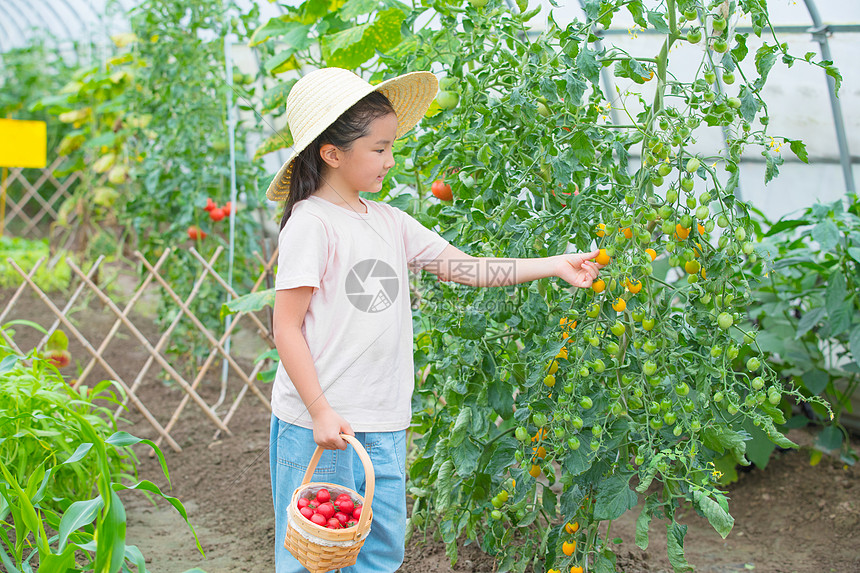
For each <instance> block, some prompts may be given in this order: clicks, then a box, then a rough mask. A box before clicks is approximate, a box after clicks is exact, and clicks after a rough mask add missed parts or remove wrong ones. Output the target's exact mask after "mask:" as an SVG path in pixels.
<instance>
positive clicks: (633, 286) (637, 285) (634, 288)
mask: <svg viewBox="0 0 860 573" xmlns="http://www.w3.org/2000/svg"><path fill="white" fill-rule="evenodd" d="M624 284H625V286H626V287H627V290H629V291H630V292H632V293H633V294H636V293H637V292H639V291H640V290H642V281H640V280H639V279H633V280H632V281H631V280H629V279H628V280H627V281H626V282H625V283H624Z"/></svg>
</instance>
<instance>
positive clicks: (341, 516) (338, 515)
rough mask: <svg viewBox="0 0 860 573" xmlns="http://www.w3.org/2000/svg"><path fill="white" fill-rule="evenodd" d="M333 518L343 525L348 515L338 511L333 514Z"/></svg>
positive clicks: (347, 519)
mask: <svg viewBox="0 0 860 573" xmlns="http://www.w3.org/2000/svg"><path fill="white" fill-rule="evenodd" d="M334 518H335V519H337V520H338V521H339V522H340V524H341V525H345V524H346V522H347V521H349V516H348V515H347V514H345V513H342V512H340V511H338V512H337V513H335V514H334Z"/></svg>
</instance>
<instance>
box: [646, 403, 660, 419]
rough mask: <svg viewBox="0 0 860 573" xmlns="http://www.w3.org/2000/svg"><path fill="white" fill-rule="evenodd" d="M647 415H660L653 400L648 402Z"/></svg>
mask: <svg viewBox="0 0 860 573" xmlns="http://www.w3.org/2000/svg"><path fill="white" fill-rule="evenodd" d="M648 413H649V414H651V415H652V416H656V415H657V414H659V413H660V404H659V402H655V401H654V400H651V401H650V402H648Z"/></svg>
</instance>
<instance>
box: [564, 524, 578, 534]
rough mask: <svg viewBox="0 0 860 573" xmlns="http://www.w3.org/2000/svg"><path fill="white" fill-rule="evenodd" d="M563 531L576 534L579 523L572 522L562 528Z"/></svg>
mask: <svg viewBox="0 0 860 573" xmlns="http://www.w3.org/2000/svg"><path fill="white" fill-rule="evenodd" d="M564 530H565V531H567V532H568V533H571V534H573V533H576V532H577V531H579V522H578V521H574V522H572V523H568V524H567V525H565V526H564Z"/></svg>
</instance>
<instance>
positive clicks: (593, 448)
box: [588, 440, 600, 452]
mask: <svg viewBox="0 0 860 573" xmlns="http://www.w3.org/2000/svg"><path fill="white" fill-rule="evenodd" d="M588 446H589V447H590V448H591V451H592V452H596V451H597V450H599V449H600V442H598V441H597V440H592V442H591V443H590V444H589V445H588Z"/></svg>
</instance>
